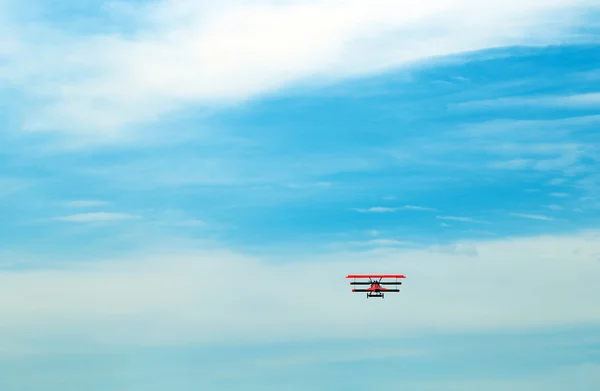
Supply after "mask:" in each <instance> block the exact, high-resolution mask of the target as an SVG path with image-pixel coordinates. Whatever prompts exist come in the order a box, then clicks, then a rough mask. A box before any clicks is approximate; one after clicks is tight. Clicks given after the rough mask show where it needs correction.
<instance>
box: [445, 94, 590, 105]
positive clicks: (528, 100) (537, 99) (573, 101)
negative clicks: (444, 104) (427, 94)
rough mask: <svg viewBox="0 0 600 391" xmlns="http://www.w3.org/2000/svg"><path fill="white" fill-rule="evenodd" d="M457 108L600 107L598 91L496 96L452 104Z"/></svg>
mask: <svg viewBox="0 0 600 391" xmlns="http://www.w3.org/2000/svg"><path fill="white" fill-rule="evenodd" d="M452 106H454V107H457V108H498V109H500V108H502V109H505V108H508V107H524V106H530V107H561V108H565V107H568V108H600V93H599V92H590V93H585V94H575V95H558V96H547V95H545V96H527V97H511V98H496V99H488V100H478V101H470V102H462V103H457V104H454V105H452Z"/></svg>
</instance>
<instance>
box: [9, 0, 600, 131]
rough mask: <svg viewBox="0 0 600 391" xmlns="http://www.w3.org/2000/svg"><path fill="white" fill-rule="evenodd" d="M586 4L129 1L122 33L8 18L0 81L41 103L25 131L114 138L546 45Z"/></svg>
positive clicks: (574, 23)
mask: <svg viewBox="0 0 600 391" xmlns="http://www.w3.org/2000/svg"><path fill="white" fill-rule="evenodd" d="M594 5H596V2H595V1H593V0H579V1H575V2H574V1H572V0H571V1H567V0H552V1H540V0H521V1H516V0H510V1H503V2H496V3H482V2H480V1H475V0H428V1H416V0H414V1H405V2H398V1H395V0H372V1H369V2H364V1H358V0H346V1H340V0H317V1H299V0H298V1H293V0H290V1H286V2H284V3H279V4H274V3H273V2H268V1H266V0H265V1H259V0H256V1H253V2H252V3H248V2H246V1H241V0H240V1H233V0H231V1H226V2H212V3H209V2H204V1H201V2H196V1H192V0H163V1H160V2H158V3H151V4H149V5H146V6H141V7H140V8H139V9H135V10H134V11H132V10H129V11H128V12H129V13H128V16H129V17H131V19H130V20H131V23H132V24H131V25H130V26H126V30H127V31H128V34H127V35H125V34H124V35H116V34H108V33H107V34H105V35H96V36H89V35H88V36H79V37H78V36H71V35H69V31H67V30H65V31H56V30H52V29H50V28H49V27H47V26H43V25H40V24H34V23H33V22H32V21H29V20H26V21H23V20H13V21H8V22H7V23H5V25H7V26H9V27H10V28H8V29H7V30H8V31H11V32H12V34H11V35H9V36H8V37H7V38H6V39H5V41H3V42H5V43H4V44H3V45H2V47H3V49H0V53H3V56H4V59H5V62H6V64H7V65H6V66H5V67H4V68H2V69H0V80H5V81H6V82H7V83H12V84H13V85H14V86H25V87H24V88H25V92H26V93H28V94H30V95H31V96H32V97H34V98H36V99H37V102H40V104H41V106H39V107H38V108H39V110H36V111H35V112H31V113H30V116H29V118H28V121H27V124H26V127H27V128H28V129H38V130H39V129H53V130H56V129H61V130H72V131H75V132H81V133H90V134H102V135H104V136H108V135H110V136H116V135H118V134H119V133H118V132H119V131H122V130H123V129H125V128H126V127H130V125H134V124H136V123H139V122H143V121H151V120H154V119H156V118H157V117H160V116H162V115H164V114H168V113H170V112H173V111H174V110H176V109H178V108H183V107H185V106H186V105H188V104H200V105H203V106H204V107H206V108H209V107H214V105H215V104H216V105H221V104H235V103H237V102H240V101H245V100H247V99H250V98H253V97H256V96H260V95H262V94H266V93H272V92H276V91H279V90H281V89H282V88H284V87H293V86H305V85H306V83H307V82H311V81H313V82H331V81H334V82H335V81H336V80H340V79H343V78H347V77H353V76H356V75H363V74H367V73H371V72H379V71H381V70H385V69H389V68H391V67H397V66H400V65H403V64H411V63H414V62H415V61H420V60H427V59H430V58H431V57H433V56H443V55H448V54H455V53H461V52H467V51H473V50H478V49H485V48H491V47H498V46H503V45H516V44H521V45H527V44H530V45H540V44H541V45H543V44H548V43H552V42H554V41H555V40H556V39H565V36H568V34H569V32H570V31H571V29H572V28H575V27H578V23H579V19H580V18H579V15H578V13H577V12H580V11H581V10H585V11H586V12H589V9H590V7H592V6H594ZM578 7H581V8H578ZM130 11H132V12H130ZM113 12H118V10H117V9H113ZM7 15H10V13H8V12H7ZM6 18H8V16H7V17H6ZM27 26H33V27H31V28H29V27H27ZM547 26H552V27H551V28H549V27H547ZM0 55H2V54H0Z"/></svg>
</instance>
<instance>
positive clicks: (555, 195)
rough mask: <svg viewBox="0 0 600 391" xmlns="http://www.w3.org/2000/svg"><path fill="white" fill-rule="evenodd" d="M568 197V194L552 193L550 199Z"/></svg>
mask: <svg viewBox="0 0 600 391" xmlns="http://www.w3.org/2000/svg"><path fill="white" fill-rule="evenodd" d="M568 196H569V194H568V193H550V197H556V198H565V197H568Z"/></svg>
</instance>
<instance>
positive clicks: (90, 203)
mask: <svg viewBox="0 0 600 391" xmlns="http://www.w3.org/2000/svg"><path fill="white" fill-rule="evenodd" d="M66 205H67V206H68V207H71V208H93V207H96V206H105V205H108V202H106V201H100V200H74V201H68V202H67V203H66Z"/></svg>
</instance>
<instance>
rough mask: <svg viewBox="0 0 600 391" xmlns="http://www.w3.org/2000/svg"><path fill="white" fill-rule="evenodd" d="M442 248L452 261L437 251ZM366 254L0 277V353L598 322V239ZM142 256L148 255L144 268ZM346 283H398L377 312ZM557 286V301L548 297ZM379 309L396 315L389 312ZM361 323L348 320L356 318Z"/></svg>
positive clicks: (200, 258) (172, 257)
mask: <svg viewBox="0 0 600 391" xmlns="http://www.w3.org/2000/svg"><path fill="white" fill-rule="evenodd" d="M451 249H453V251H449V253H448V250H451ZM437 250H443V251H441V252H440V251H433V252H432V251H430V250H429V249H424V250H418V249H410V250H409V249H404V250H400V249H385V250H382V249H378V250H374V251H370V250H369V251H346V252H339V253H336V254H327V255H320V256H319V255H317V256H314V255H313V256H310V260H311V262H304V260H305V259H306V258H307V257H308V256H300V255H291V256H288V257H286V261H285V262H283V263H282V262H274V260H271V259H266V258H265V259H259V258H257V257H251V256H245V255H240V254H233V253H231V252H227V251H217V250H214V251H208V250H205V251H191V250H190V251H189V252H184V251H182V250H179V251H156V250H154V249H150V248H149V249H147V252H145V253H140V254H138V255H136V256H132V257H131V258H129V259H118V260H112V261H106V262H103V263H97V262H79V263H77V264H74V265H66V264H61V265H60V267H57V268H56V269H52V268H49V266H48V265H45V268H44V269H43V270H13V271H11V270H7V271H4V272H3V273H1V274H0V295H1V296H2V297H3V300H2V301H0V312H1V313H2V314H3V321H2V328H1V329H0V341H1V340H4V341H11V342H12V343H13V344H15V343H17V342H19V341H23V343H25V342H26V341H31V340H36V341H43V340H47V339H50V340H51V339H53V338H55V339H56V338H58V339H59V340H60V341H65V340H69V339H70V338H72V339H73V340H74V339H77V342H78V343H84V342H95V343H98V344H102V345H103V346H107V345H108V346H110V345H112V344H138V343H139V344H165V343H192V342H199V343H203V342H210V343H213V344H214V343H219V342H228V343H231V342H236V341H251V340H254V341H258V340H290V339H302V338H320V337H336V338H344V337H350V338H353V337H356V338H362V337H364V330H365V328H366V327H367V328H368V327H369V325H370V324H371V323H370V322H371V319H372V318H373V317H378V316H381V313H382V311H385V313H386V322H383V323H381V324H379V325H378V330H377V332H378V334H379V335H380V336H381V337H382V338H393V337H400V336H402V335H405V334H406V333H412V332H427V331H428V330H436V331H446V332H452V331H461V332H463V331H484V330H485V331H497V330H510V329H532V328H545V327H554V326H560V325H574V324H590V323H598V322H600V313H599V312H598V305H597V304H598V303H597V297H599V295H600V285H599V284H597V281H598V279H599V278H600V268H599V267H598V261H597V254H598V253H600V232H588V233H582V234H578V235H571V236H562V237H561V236H543V237H532V238H515V239H498V240H486V241H473V242H464V243H456V244H454V245H452V246H449V247H445V248H441V247H440V248H438V249H437ZM147 254H153V255H152V256H148V255H147ZM349 273H402V274H405V275H406V276H407V278H406V280H404V283H403V285H402V286H401V292H400V293H399V294H396V295H389V296H386V298H385V299H384V300H379V301H376V300H367V299H366V298H365V297H364V296H363V295H360V294H353V293H352V292H351V291H350V289H351V287H350V285H349V284H348V281H347V280H346V279H345V278H344V277H345V276H346V275H347V274H349ZM557 282H560V287H561V289H548V286H549V285H548V284H550V285H552V284H553V283H554V284H556V283H557ZM391 307H394V308H401V309H402V310H401V311H391V312H390V311H389V309H390V308H391ZM357 313H360V314H362V315H361V316H360V317H356V314H357Z"/></svg>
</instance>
